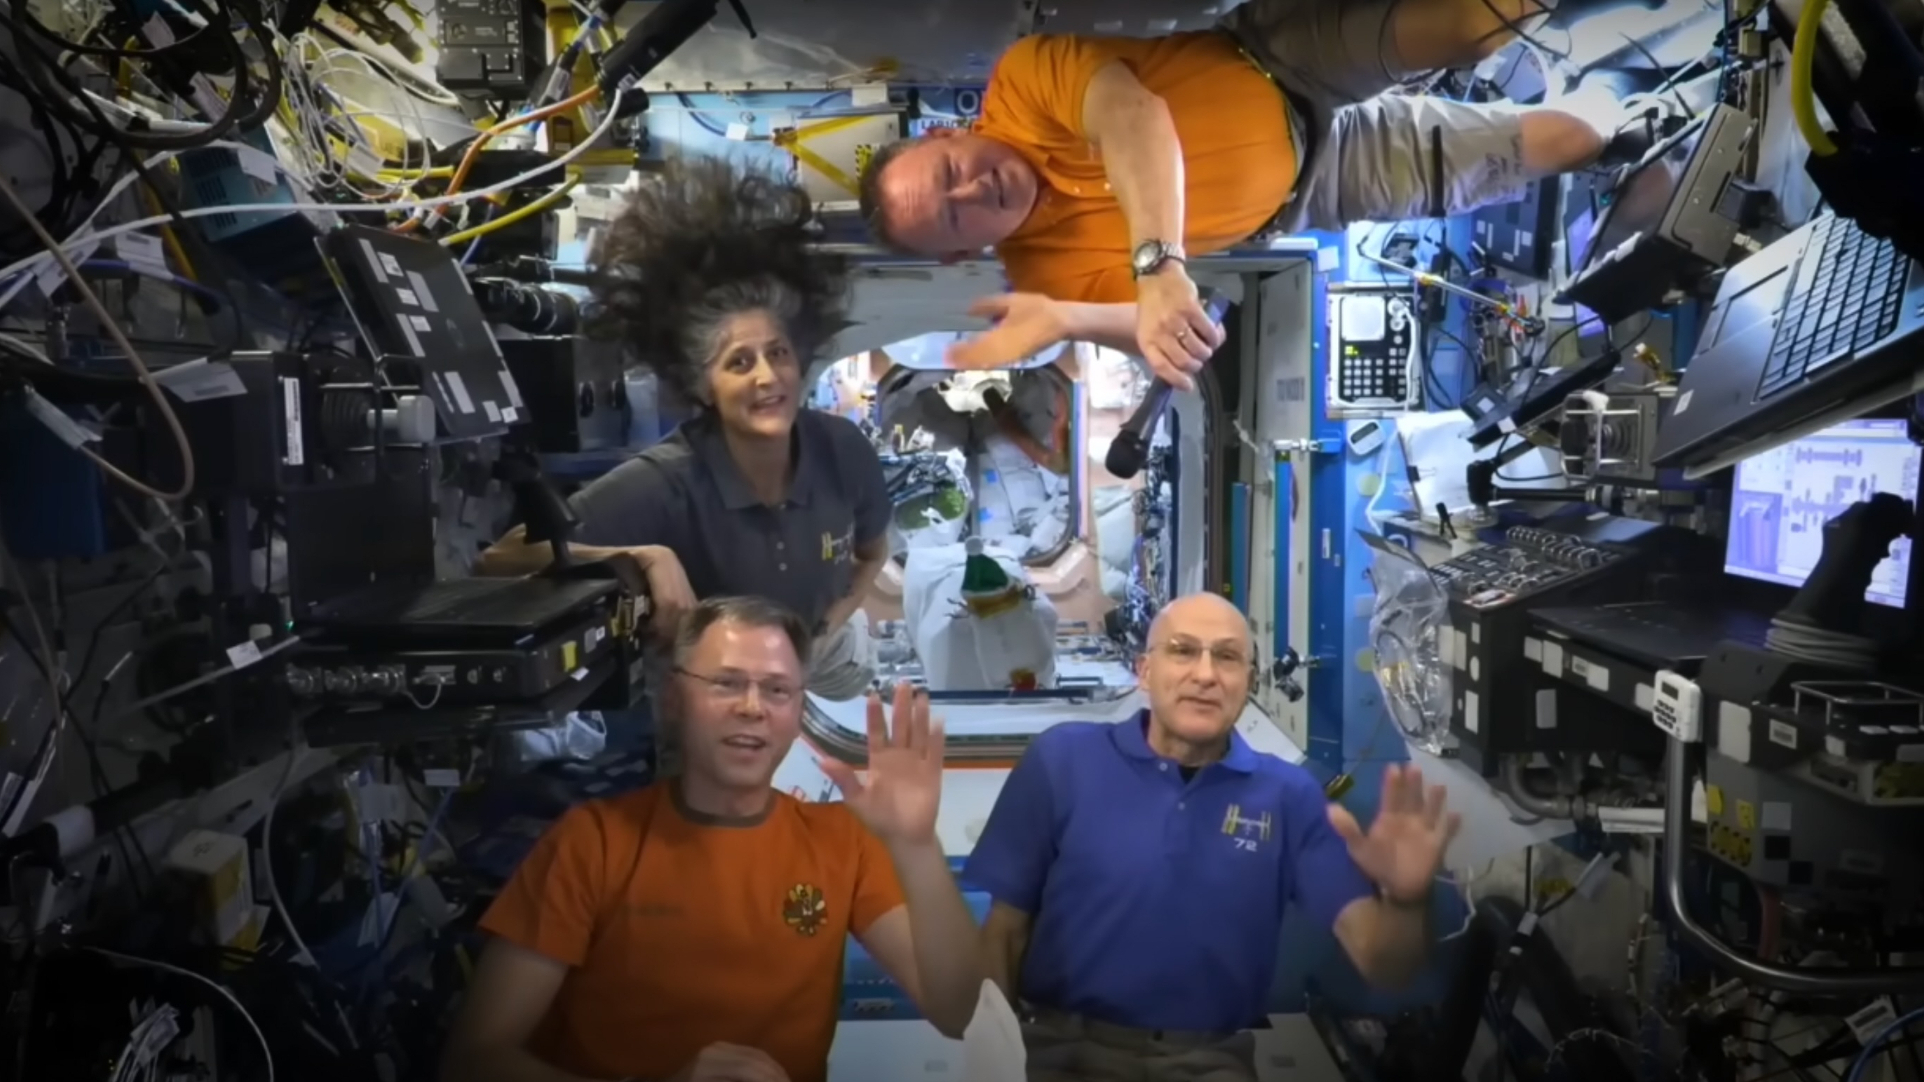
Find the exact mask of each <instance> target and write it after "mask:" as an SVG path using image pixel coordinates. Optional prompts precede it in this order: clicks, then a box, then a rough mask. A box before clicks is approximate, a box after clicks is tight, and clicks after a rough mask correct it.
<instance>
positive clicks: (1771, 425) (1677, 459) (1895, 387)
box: [1656, 214, 1924, 478]
mask: <svg viewBox="0 0 1924 1082" xmlns="http://www.w3.org/2000/svg"><path fill="white" fill-rule="evenodd" d="M1920 331H1924V266H1920V265H1919V264H1918V263H1916V262H1914V261H1912V260H1910V259H1908V258H1906V257H1905V256H1903V255H1901V254H1900V253H1899V252H1898V251H1897V249H1896V248H1895V247H1894V246H1893V245H1892V244H1891V243H1890V242H1888V241H1883V240H1879V239H1877V238H1875V237H1872V236H1870V235H1868V234H1866V233H1864V232H1863V231H1862V230H1860V229H1858V228H1857V226H1856V225H1855V224H1853V223H1851V222H1850V221H1848V220H1846V219H1843V218H1838V217H1836V216H1835V215H1829V214H1826V215H1824V216H1822V217H1819V218H1817V219H1816V220H1814V221H1811V222H1809V223H1807V224H1806V225H1804V226H1803V227H1801V228H1799V229H1798V230H1796V231H1795V232H1793V233H1791V234H1790V235H1788V236H1786V237H1783V238H1782V239H1780V240H1778V241H1776V242H1775V243H1773V244H1771V245H1770V246H1768V247H1766V248H1765V249H1764V250H1763V251H1761V252H1758V253H1757V254H1755V255H1753V256H1751V257H1750V258H1748V259H1746V260H1744V261H1743V262H1741V263H1739V264H1737V266H1735V267H1733V268H1732V269H1731V270H1730V272H1729V273H1728V274H1726V275H1725V276H1724V280H1723V284H1722V285H1721V286H1720V287H1719V288H1718V290H1717V299H1716V302H1715V303H1714V304H1713V305H1712V307H1711V310H1710V315H1709V317H1708V318H1707V319H1706V320H1705V321H1704V330H1703V338H1702V340H1701V342H1700V343H1699V345H1698V347H1697V352H1696V354H1695V356H1694V357H1693V358H1692V359H1691V362H1690V366H1689V368H1687V369H1685V371H1684V374H1683V379H1682V380H1681V381H1680V383H1679V385H1678V389H1677V396H1676V405H1675V407H1674V409H1673V410H1672V412H1671V415H1670V418H1669V419H1668V420H1667V421H1665V422H1664V425H1663V428H1662V429H1661V430H1660V431H1659V432H1658V433H1657V452H1656V464H1657V465H1658V466H1659V467H1663V468H1678V467H1681V468H1682V469H1683V471H1684V475H1685V476H1686V477H1690V478H1696V477H1702V476H1705V475H1706V474H1709V473H1713V472H1715V471H1717V470H1720V469H1723V468H1725V467H1727V466H1730V465H1733V464H1734V463H1735V462H1736V461H1737V460H1738V459H1741V458H1744V457H1748V456H1749V455H1751V454H1754V453H1757V452H1758V451H1762V450H1767V449H1768V448H1769V447H1772V446H1775V445H1777V444H1779V443H1783V442H1786V441H1788V440H1792V439H1796V438H1799V437H1802V436H1806V435H1809V434H1811V433H1812V432H1814V431H1817V430H1819V429H1822V428H1825V427H1828V426H1830V425H1832V424H1835V423H1837V422H1838V421H1842V420H1848V419H1850V418H1852V417H1856V416H1860V415H1862V414H1863V413H1864V412H1866V411H1868V410H1871V409H1875V408H1877V407H1879V406H1882V405H1886V404H1888V403H1891V402H1894V401H1896V400H1898V399H1900V398H1903V397H1904V396H1906V395H1908V394H1912V393H1915V392H1917V391H1919V390H1924V366H1921V365H1919V364H1918V360H1919V354H1920V350H1924V335H1920Z"/></svg>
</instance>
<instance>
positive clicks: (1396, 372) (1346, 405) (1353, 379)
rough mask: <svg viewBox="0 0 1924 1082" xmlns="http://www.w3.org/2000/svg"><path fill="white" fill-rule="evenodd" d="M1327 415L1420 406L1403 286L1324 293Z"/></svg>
mask: <svg viewBox="0 0 1924 1082" xmlns="http://www.w3.org/2000/svg"><path fill="white" fill-rule="evenodd" d="M1328 327H1329V362H1330V363H1329V378H1328V385H1327V386H1326V388H1325V395H1326V398H1327V400H1328V404H1329V413H1330V416H1332V417H1360V416H1370V415H1374V414H1381V413H1391V412H1398V411H1401V410H1406V409H1421V408H1422V406H1423V382H1422V379H1421V376H1420V374H1419V373H1418V371H1417V359H1418V358H1419V357H1420V356H1421V350H1420V344H1419V342H1418V339H1417V324H1416V318H1415V312H1414V310H1413V308H1412V307H1411V297H1410V291H1409V289H1408V287H1406V286H1367V287H1357V286H1351V287H1347V288H1341V289H1338V288H1332V289H1330V291H1329V309H1328Z"/></svg>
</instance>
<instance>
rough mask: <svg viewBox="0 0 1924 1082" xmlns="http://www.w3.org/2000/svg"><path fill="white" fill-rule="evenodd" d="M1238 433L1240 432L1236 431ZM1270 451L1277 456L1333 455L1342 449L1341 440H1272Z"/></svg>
mask: <svg viewBox="0 0 1924 1082" xmlns="http://www.w3.org/2000/svg"><path fill="white" fill-rule="evenodd" d="M1238 431H1239V433H1240V430H1238ZM1269 449H1270V451H1272V452H1273V453H1275V454H1279V455H1333V454H1335V453H1336V452H1338V451H1340V450H1342V449H1343V441H1342V440H1333V439H1332V440H1272V441H1271V442H1270V445H1269Z"/></svg>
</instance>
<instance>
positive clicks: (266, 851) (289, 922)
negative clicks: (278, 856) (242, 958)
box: [261, 742, 320, 969]
mask: <svg viewBox="0 0 1924 1082" xmlns="http://www.w3.org/2000/svg"><path fill="white" fill-rule="evenodd" d="M306 754H307V748H306V747H304V746H302V745H301V744H299V743H298V742H295V743H290V744H289V745H288V748H287V769H286V770H283V771H281V780H280V781H279V782H278V783H276V784H275V786H274V795H273V796H270V797H268V798H267V815H266V816H265V817H264V818H263V819H262V820H261V863H262V864H265V865H266V866H267V867H266V868H265V869H264V871H265V872H266V874H267V898H268V901H269V902H270V903H271V904H272V905H273V906H274V915H275V916H277V917H279V918H281V927H282V928H285V929H287V938H288V940H289V941H291V942H292V943H293V944H294V961H296V962H298V963H300V964H303V965H310V966H313V967H314V968H315V969H319V968H320V964H319V963H318V962H316V961H315V960H314V954H313V952H312V951H309V950H308V949H307V941H306V940H304V939H302V938H301V930H300V929H299V928H296V927H295V926H294V917H293V915H292V914H291V913H289V912H288V911H287V903H286V902H284V901H282V900H281V881H280V877H279V876H277V875H275V874H274V809H275V808H278V807H280V806H281V798H282V797H283V796H286V795H287V787H288V785H289V783H291V782H292V781H293V780H294V765H295V764H296V763H298V762H300V761H301V758H302V757H303V756H305V755H306Z"/></svg>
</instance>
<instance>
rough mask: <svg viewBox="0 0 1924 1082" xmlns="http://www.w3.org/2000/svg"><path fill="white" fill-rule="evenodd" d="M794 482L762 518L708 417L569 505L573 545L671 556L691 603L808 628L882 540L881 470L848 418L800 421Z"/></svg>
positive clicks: (888, 509)
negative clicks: (859, 557)
mask: <svg viewBox="0 0 1924 1082" xmlns="http://www.w3.org/2000/svg"><path fill="white" fill-rule="evenodd" d="M792 438H793V440H794V453H795V476H794V479H793V480H791V481H790V482H789V486H788V493H787V497H786V499H784V500H783V501H782V504H781V506H779V507H769V506H766V505H764V504H763V503H762V501H761V499H760V498H759V497H757V496H756V495H755V490H754V488H753V486H751V485H750V484H749V481H748V478H747V477H745V476H743V474H742V471H741V469H740V468H739V467H737V466H736V465H735V460H734V458H733V457H732V456H731V455H730V454H729V453H728V445H727V443H726V442H725V441H724V440H723V438H722V433H721V427H720V423H719V422H718V421H716V420H715V419H714V417H713V416H711V415H706V414H704V415H702V416H699V417H696V418H695V419H693V420H690V421H685V422H683V423H682V425H681V427H679V428H677V429H675V431H674V432H673V433H671V434H670V435H669V436H668V438H666V439H664V440H662V441H661V442H660V443H657V444H655V445H654V446H652V447H649V448H648V449H646V450H644V451H642V452H641V453H640V454H638V455H636V456H635V457H633V458H631V459H629V460H628V461H626V462H624V463H622V464H621V465H619V466H617V467H615V468H614V469H613V470H612V471H610V472H609V473H607V474H606V475H604V476H602V477H601V478H599V479H597V480H596V481H595V482H594V483H592V484H590V485H588V486H587V487H586V488H584V489H582V490H581V491H580V492H577V493H575V495H574V498H573V499H571V500H569V501H568V502H569V506H570V507H572V508H573V509H574V512H575V516H576V517H577V518H578V519H580V525H579V526H578V527H576V529H575V535H574V540H575V542H576V543H577V544H582V545H597V546H604V547H610V548H630V547H637V546H641V545H662V546H664V547H666V548H669V549H672V550H673V551H674V553H675V556H676V558H677V559H679V560H680V561H681V566H682V570H683V571H685V572H686V573H687V575H688V585H689V586H691V587H693V589H694V591H695V598H696V599H697V600H701V599H705V598H710V597H715V596H717V595H723V594H747V595H753V596H756V597H766V598H769V599H771V600H774V601H779V602H781V603H782V604H783V605H786V606H788V608H789V609H791V610H793V611H794V612H795V614H796V615H797V616H800V617H801V618H802V622H803V623H804V624H806V625H807V626H809V627H815V626H816V625H817V624H818V623H819V622H820V621H821V620H822V618H823V616H824V614H826V613H827V612H828V610H829V609H830V608H832V607H833V606H834V605H835V603H836V602H837V601H840V600H841V599H842V598H844V597H846V596H848V592H849V588H850V586H851V585H852V584H853V582H854V575H855V564H856V553H857V551H858V550H861V549H865V548H867V547H869V546H870V545H872V544H874V543H875V542H876V541H877V540H880V539H883V538H886V537H887V535H888V526H889V519H890V517H891V516H892V515H893V514H894V508H893V506H892V505H891V504H890V502H889V494H888V482H887V480H886V479H885V478H884V477H883V475H882V460H881V458H880V456H878V455H877V454H876V452H875V446H874V445H873V444H871V443H870V442H869V440H868V437H867V436H865V435H863V434H862V430H861V429H860V428H857V427H856V426H855V424H854V423H853V422H851V421H849V420H847V419H845V418H842V417H837V416H835V415H833V414H829V413H823V412H821V411H819V410H807V409H805V410H802V411H801V413H800V414H799V415H797V416H796V418H795V430H794V433H793V437H792Z"/></svg>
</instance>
